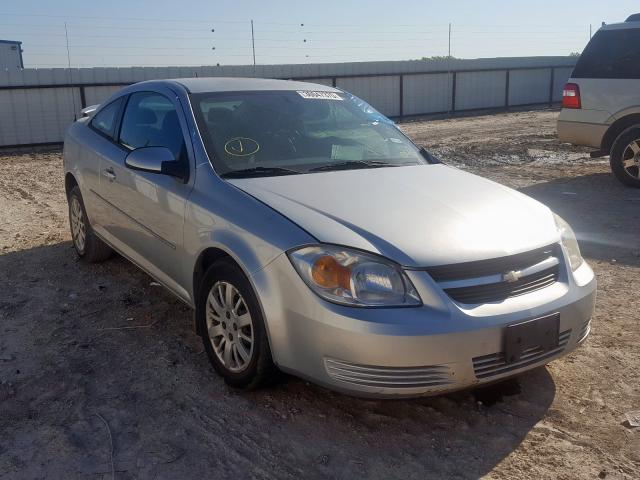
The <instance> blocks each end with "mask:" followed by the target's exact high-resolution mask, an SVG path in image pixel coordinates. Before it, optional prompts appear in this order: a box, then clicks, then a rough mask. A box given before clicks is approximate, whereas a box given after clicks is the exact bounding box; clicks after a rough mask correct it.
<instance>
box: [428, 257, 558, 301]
mask: <svg viewBox="0 0 640 480" xmlns="http://www.w3.org/2000/svg"><path fill="white" fill-rule="evenodd" d="M554 257H555V258H557V260H558V262H557V263H556V264H555V265H553V264H551V265H552V266H549V267H548V268H545V269H544V270H541V271H539V272H536V273H532V274H530V275H527V276H524V277H521V278H519V279H517V280H515V281H507V280H506V279H504V277H503V275H504V274H506V273H507V272H512V271H513V272H518V271H521V270H525V269H526V268H528V267H532V266H534V265H537V264H539V263H541V262H544V261H546V260H549V259H550V258H554ZM561 259H562V255H561V251H560V248H559V245H549V246H546V247H542V248H538V249H536V250H531V251H529V252H524V253H519V254H516V255H511V256H508V257H499V258H493V259H489V260H479V261H475V262H465V263H459V264H453V265H443V266H437V267H430V268H428V269H427V272H428V273H429V274H430V275H431V276H432V278H433V279H434V280H436V281H437V282H441V283H442V282H446V283H447V285H446V286H445V285H442V287H443V288H444V291H445V292H446V293H447V295H449V296H450V297H451V298H452V299H453V300H455V301H456V302H460V303H464V304H479V303H491V302H499V301H502V300H505V299H507V298H510V297H515V296H518V295H525V294H527V293H531V292H534V291H536V290H540V289H542V288H545V287H548V286H550V285H552V284H554V283H555V282H557V281H558V277H559V275H560V264H561ZM488 276H498V278H496V279H495V280H494V282H493V283H485V282H486V279H483V280H484V281H481V280H480V277H488ZM476 278H477V279H478V283H477V284H474V283H473V279H476ZM463 280H464V281H466V282H461V283H462V285H461V286H457V285H456V283H457V282H459V281H463ZM496 280H497V281H496ZM470 282H471V283H472V284H471V285H470V284H469V283H470Z"/></svg>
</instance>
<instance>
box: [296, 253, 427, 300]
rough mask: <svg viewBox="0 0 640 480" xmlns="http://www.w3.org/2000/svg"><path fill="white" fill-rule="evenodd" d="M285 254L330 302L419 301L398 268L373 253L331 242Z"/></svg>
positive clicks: (311, 285) (319, 293)
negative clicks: (330, 243)
mask: <svg viewBox="0 0 640 480" xmlns="http://www.w3.org/2000/svg"><path fill="white" fill-rule="evenodd" d="M288 254H289V259H290V260H291V263H293V266H294V267H295V269H296V270H297V271H298V273H299V274H300V276H301V277H302V279H303V280H304V281H305V283H306V284H307V285H309V288H311V290H313V291H314V292H315V293H317V294H318V295H320V296H321V297H322V298H324V299H326V300H329V301H331V302H335V303H340V304H342V305H350V306H358V307H390V306H396V307H404V306H416V305H421V303H422V302H421V301H420V296H419V295H418V292H416V289H415V288H414V286H413V284H412V283H411V281H410V280H409V278H408V277H407V275H406V274H405V273H404V272H403V271H402V269H401V268H400V267H399V266H398V265H396V264H395V263H393V262H391V261H389V260H386V259H384V258H381V257H378V256H376V255H370V254H367V253H363V252H359V251H356V250H351V249H348V248H343V247H338V246H334V245H316V246H311V247H302V248H299V249H297V250H293V251H290V252H289V253H288Z"/></svg>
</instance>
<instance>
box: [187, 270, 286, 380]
mask: <svg viewBox="0 0 640 480" xmlns="http://www.w3.org/2000/svg"><path fill="white" fill-rule="evenodd" d="M196 321H197V322H198V331H199V332H200V333H201V335H202V341H203V344H204V348H205V351H206V352H207V355H208V357H209V360H210V361H211V364H212V365H213V368H214V369H215V371H216V372H217V373H218V374H219V375H220V376H222V377H223V378H224V379H225V382H226V383H227V384H228V385H231V386H233V387H238V388H245V389H254V388H257V387H260V386H264V385H267V384H269V383H272V382H273V381H274V380H275V379H276V378H277V369H276V367H275V365H274V364H273V361H272V358H271V350H270V348H269V342H268V339H267V333H266V330H265V326H264V319H263V317H262V312H261V310H260V307H259V305H258V301H257V297H256V294H255V293H254V291H253V287H252V286H251V283H250V282H249V280H248V279H247V277H246V276H245V275H244V273H243V272H242V270H241V269H240V268H239V267H238V266H237V265H236V264H235V263H233V262H231V261H229V260H222V261H219V262H216V263H215V264H214V265H212V266H211V267H210V268H209V270H208V271H207V273H206V274H205V277H204V279H203V283H202V288H200V294H199V298H198V301H197V305H196Z"/></svg>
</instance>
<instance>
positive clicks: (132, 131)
mask: <svg viewBox="0 0 640 480" xmlns="http://www.w3.org/2000/svg"><path fill="white" fill-rule="evenodd" d="M119 141H120V143H121V144H122V145H124V146H125V147H127V148H129V149H131V150H135V149H136V148H140V147H166V148H168V149H169V150H171V152H172V153H173V154H174V156H175V158H176V159H182V158H184V156H185V155H186V150H185V143H184V135H183V134H182V128H181V127H180V121H179V120H178V112H177V111H176V109H175V107H174V105H173V103H172V102H171V100H169V99H168V98H167V97H165V96H164V95H160V94H159V93H153V92H139V93H134V94H132V95H131V96H130V97H129V101H128V102H127V106H126V108H125V111H124V116H123V117H122V126H121V127H120V140H119Z"/></svg>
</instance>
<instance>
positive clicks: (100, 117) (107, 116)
mask: <svg viewBox="0 0 640 480" xmlns="http://www.w3.org/2000/svg"><path fill="white" fill-rule="evenodd" d="M122 100H123V97H120V98H118V99H117V100H114V101H113V102H111V103H110V104H109V105H107V106H106V107H104V108H103V109H102V110H100V111H99V112H98V113H96V115H95V116H94V117H93V119H92V120H91V127H92V128H93V129H95V130H97V131H98V132H100V133H101V134H103V135H105V136H106V137H109V138H111V139H113V138H114V136H115V128H116V122H117V120H118V112H119V111H120V106H121V105H122Z"/></svg>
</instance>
